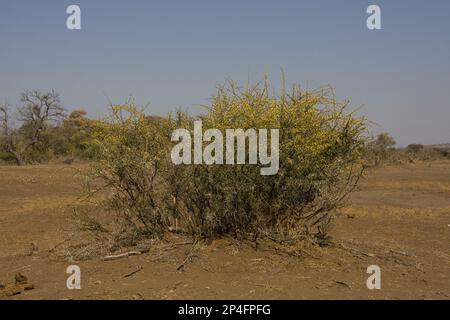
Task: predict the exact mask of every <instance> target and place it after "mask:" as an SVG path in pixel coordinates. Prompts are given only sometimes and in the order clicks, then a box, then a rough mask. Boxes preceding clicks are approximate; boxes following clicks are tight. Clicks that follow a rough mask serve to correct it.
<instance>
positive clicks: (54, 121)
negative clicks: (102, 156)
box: [0, 90, 93, 165]
mask: <svg viewBox="0 0 450 320" xmlns="http://www.w3.org/2000/svg"><path fill="white" fill-rule="evenodd" d="M92 123H93V121H92V120H89V119H87V118H86V112H85V111H84V110H75V111H72V112H70V113H69V112H68V111H67V110H66V109H65V108H64V107H63V106H62V104H61V100H60V95H59V94H58V93H56V92H55V91H53V90H52V91H49V92H39V91H36V90H29V91H25V92H23V93H22V94H21V96H20V101H19V106H18V107H17V108H16V109H13V108H12V107H11V106H10V105H9V104H8V103H7V102H5V103H3V104H1V105H0V130H1V132H0V160H1V161H3V162H14V163H16V164H17V165H23V164H30V163H41V162H46V161H49V160H51V159H54V158H62V159H65V160H66V161H72V160H73V159H75V158H78V159H90V158H92V156H93V154H92V153H91V152H90V149H89V146H88V144H87V141H88V139H89V137H90V132H91V128H92Z"/></svg>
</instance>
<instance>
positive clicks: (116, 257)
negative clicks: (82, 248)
mask: <svg viewBox="0 0 450 320" xmlns="http://www.w3.org/2000/svg"><path fill="white" fill-rule="evenodd" d="M141 254H142V252H141V251H130V252H125V253H121V254H118V255H112V256H106V257H104V258H103V259H102V260H103V261H111V260H117V259H121V258H128V257H130V256H138V255H141Z"/></svg>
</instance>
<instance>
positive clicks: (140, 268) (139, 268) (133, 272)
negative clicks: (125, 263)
mask: <svg viewBox="0 0 450 320" xmlns="http://www.w3.org/2000/svg"><path fill="white" fill-rule="evenodd" d="M142 269H144V268H143V267H142V266H139V267H138V268H137V269H136V270H134V271H131V272H130V273H127V274H126V275H124V276H123V277H124V278H128V277H131V276H132V275H134V274H136V273H138V272H139V271H141V270H142Z"/></svg>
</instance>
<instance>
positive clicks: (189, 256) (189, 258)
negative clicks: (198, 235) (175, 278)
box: [177, 240, 197, 271]
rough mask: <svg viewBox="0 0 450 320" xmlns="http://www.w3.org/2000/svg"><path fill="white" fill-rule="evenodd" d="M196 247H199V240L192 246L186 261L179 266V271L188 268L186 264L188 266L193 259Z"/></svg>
mask: <svg viewBox="0 0 450 320" xmlns="http://www.w3.org/2000/svg"><path fill="white" fill-rule="evenodd" d="M196 245H197V240H195V241H194V243H193V244H192V247H191V250H189V253H188V255H187V256H186V259H184V261H183V262H182V263H181V264H180V265H179V266H178V268H177V271H180V270H181V269H183V268H184V267H185V266H186V264H188V262H189V261H190V260H191V259H192V253H193V252H194V249H195V246H196Z"/></svg>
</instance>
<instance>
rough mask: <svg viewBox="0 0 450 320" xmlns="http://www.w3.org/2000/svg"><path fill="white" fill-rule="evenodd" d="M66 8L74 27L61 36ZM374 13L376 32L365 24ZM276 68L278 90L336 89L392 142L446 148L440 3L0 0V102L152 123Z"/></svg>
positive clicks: (449, 68) (446, 22) (448, 88)
mask: <svg viewBox="0 0 450 320" xmlns="http://www.w3.org/2000/svg"><path fill="white" fill-rule="evenodd" d="M71 4H77V5H79V6H80V7H81V12H82V19H81V20H82V29H81V30H79V31H69V30H67V28H66V19H67V17H68V15H67V14H66V8H67V6H69V5H71ZM370 4H377V5H379V6H380V7H381V13H382V16H381V21H382V30H376V31H370V30H368V29H367V27H366V19H367V17H368V15H367V14H366V9H367V7H368V6H369V5H370ZM280 68H283V69H284V71H285V73H286V78H287V81H288V84H292V83H298V84H300V85H301V86H303V87H308V88H310V89H313V88H316V87H319V86H321V85H331V86H333V87H334V88H336V91H337V94H338V97H339V98H342V99H349V100H350V101H351V104H352V106H355V107H358V106H360V105H364V107H363V108H362V110H361V113H362V114H364V115H366V116H367V117H368V118H369V119H370V120H371V121H372V122H374V123H376V125H372V129H373V130H374V132H375V133H378V132H389V133H391V134H392V136H393V137H394V138H395V139H396V140H397V142H398V145H400V146H404V145H407V144H409V143H424V144H434V143H444V142H450V1H447V0H430V1H425V0H420V1H419V0H410V1H406V0H389V1H388V0H371V1H366V0H347V1H343V0H342V1H339V0H304V1H301V0H296V1H288V0H281V1H275V0H272V1H267V0H249V1H237V0H227V1H215V0H208V1H207V0H184V1H181V0H179V1H170V0H169V1H167V0H166V1H162V0H161V1H156V0H154V1H144V0H129V1H118V0H117V1H114V0H108V1H106V0H95V1H87V0H78V1H67V0H41V1H26V0H2V1H1V2H0V100H1V101H3V100H4V99H8V101H9V102H10V103H11V104H12V105H14V106H15V105H17V104H18V100H19V94H20V92H22V91H23V90H26V89H37V90H42V91H44V90H50V89H52V88H54V89H55V90H56V91H58V92H60V93H61V97H62V101H63V104H64V106H65V107H67V108H68V109H76V108H80V107H82V108H84V109H86V110H87V111H88V113H89V115H90V116H92V117H100V116H102V115H104V114H105V113H106V112H107V105H108V100H111V101H112V102H114V103H119V102H123V101H124V100H125V99H126V98H127V97H128V96H130V95H132V96H134V97H135V99H136V101H137V102H138V103H141V104H147V103H149V105H150V108H149V110H150V111H151V112H153V113H156V114H159V115H164V114H167V113H168V112H170V111H173V110H175V109H176V108H178V107H183V108H188V109H189V110H190V111H191V112H197V111H198V110H199V107H198V106H197V104H207V103H208V100H209V98H210V96H211V95H212V94H213V93H214V91H215V87H216V86H217V85H219V84H221V83H223V82H224V81H225V80H226V79H234V80H236V81H238V82H239V83H241V84H244V83H245V82H247V81H248V80H249V79H250V81H251V82H256V81H258V80H260V79H261V78H262V77H263V75H264V73H265V72H267V73H268V74H269V76H270V78H271V79H272V81H273V83H274V85H275V87H276V86H278V85H279V82H280V81H279V80H280V77H281V74H280Z"/></svg>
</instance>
